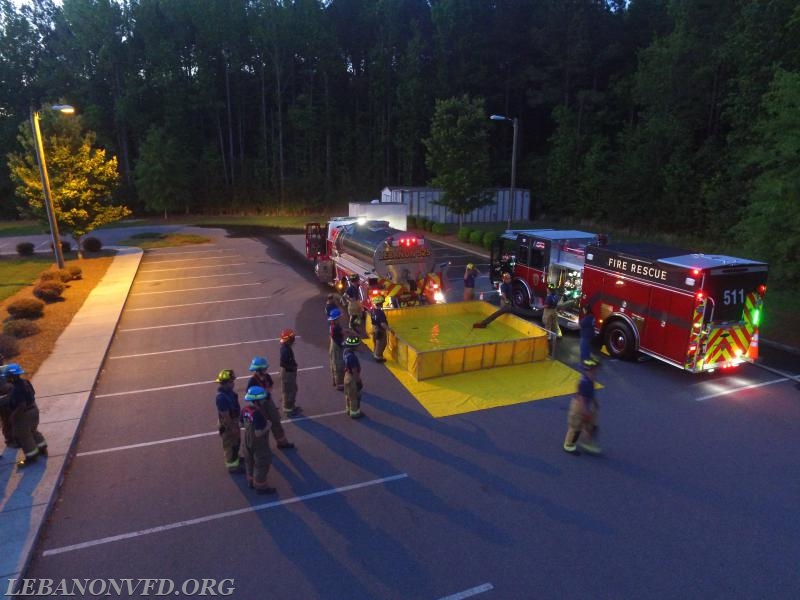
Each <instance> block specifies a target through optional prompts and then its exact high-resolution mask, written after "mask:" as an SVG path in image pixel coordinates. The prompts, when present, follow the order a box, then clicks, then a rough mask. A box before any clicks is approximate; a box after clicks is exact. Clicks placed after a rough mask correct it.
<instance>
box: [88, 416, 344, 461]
mask: <svg viewBox="0 0 800 600" xmlns="http://www.w3.org/2000/svg"><path fill="white" fill-rule="evenodd" d="M344 413H345V411H343V410H340V411H337V412H330V413H322V414H319V415H312V416H308V417H295V418H293V419H282V420H281V423H296V422H297V421H311V420H314V419H324V418H325V417H333V416H336V415H343V414H344ZM212 435H213V436H216V435H219V431H216V430H214V431H209V432H207V433H195V434H193V435H183V436H181V437H174V438H168V439H165V440H155V441H153V442H142V443H141V444H129V445H127V446H116V447H114V448H105V449H104V450H89V451H88V452H78V453H77V454H76V455H75V456H93V455H95V454H108V453H109V452H120V451H122V450H134V449H136V448H146V447H148V446H158V445H161V444H171V443H173V442H185V441H186V440H194V439H197V438H201V437H209V436H212Z"/></svg>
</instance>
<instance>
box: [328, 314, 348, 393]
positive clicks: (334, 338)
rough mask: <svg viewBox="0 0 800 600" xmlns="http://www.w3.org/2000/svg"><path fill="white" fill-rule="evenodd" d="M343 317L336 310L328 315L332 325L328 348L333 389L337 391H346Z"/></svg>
mask: <svg viewBox="0 0 800 600" xmlns="http://www.w3.org/2000/svg"><path fill="white" fill-rule="evenodd" d="M341 316H342V311H340V310H339V309H338V308H334V309H333V310H332V311H331V312H330V314H329V315H328V323H329V325H330V337H331V341H330V347H329V348H328V358H329V359H330V363H331V378H332V379H333V387H335V388H336V389H337V390H343V389H344V357H343V355H342V353H343V352H344V331H343V330H342V326H341V325H339V317H341Z"/></svg>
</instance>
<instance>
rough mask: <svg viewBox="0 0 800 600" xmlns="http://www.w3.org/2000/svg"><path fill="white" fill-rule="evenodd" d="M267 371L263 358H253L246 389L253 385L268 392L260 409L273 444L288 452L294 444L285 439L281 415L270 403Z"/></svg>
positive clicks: (270, 383)
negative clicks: (264, 414)
mask: <svg viewBox="0 0 800 600" xmlns="http://www.w3.org/2000/svg"><path fill="white" fill-rule="evenodd" d="M267 369H269V362H267V359H266V358H264V357H263V356H255V357H253V360H251V361H250V368H249V369H248V370H249V371H250V372H251V373H252V374H253V375H252V376H251V377H250V379H248V380H247V389H248V390H249V389H250V388H251V387H253V386H254V385H256V386H258V387H262V388H264V389H265V390H267V392H268V396H267V398H266V399H264V400H263V401H262V402H261V406H262V408H263V409H264V410H265V411H266V413H267V418H268V419H269V422H270V427H271V429H272V435H273V436H275V442H276V443H277V445H278V448H280V449H281V450H289V449H290V448H294V444H293V443H292V442H290V441H289V440H288V439H286V432H285V431H284V430H283V425H281V415H280V413H279V412H278V408H277V407H276V406H275V403H274V402H273V401H272V385H273V381H272V376H271V375H270V374H269V373H268V372H267Z"/></svg>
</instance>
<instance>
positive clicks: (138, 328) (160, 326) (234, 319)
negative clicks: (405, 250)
mask: <svg viewBox="0 0 800 600" xmlns="http://www.w3.org/2000/svg"><path fill="white" fill-rule="evenodd" d="M283 316H284V313H272V314H270V315H253V316H252V317H231V318H230V319H214V320H213V321H193V322H191V323H173V324H172V325H153V326H152V327H133V328H131V329H120V330H119V332H120V333H123V332H126V331H147V330H149V329H164V328H166V327H186V326H187V325H207V324H209V323H225V322H227V321H242V320H245V319H263V318H265V317H283Z"/></svg>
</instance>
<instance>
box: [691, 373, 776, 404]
mask: <svg viewBox="0 0 800 600" xmlns="http://www.w3.org/2000/svg"><path fill="white" fill-rule="evenodd" d="M784 381H789V378H788V377H781V378H780V379H773V380H772V381H765V382H764V383H753V384H751V385H743V386H740V387H736V388H731V389H729V390H723V391H721V392H717V393H716V394H708V395H707V396H700V397H699V398H695V401H696V402H703V401H704V400H711V399H712V398H718V397H720V396H727V395H729V394H735V393H736V392H742V391H745V390H754V389H756V388H760V387H764V386H766V385H772V384H774V383H783V382H784Z"/></svg>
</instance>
